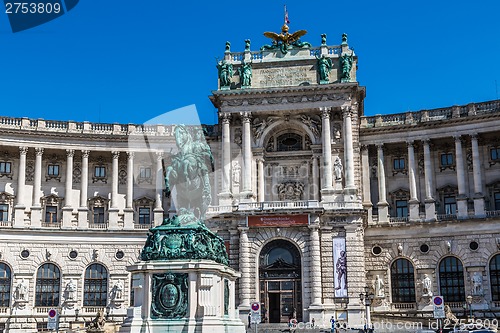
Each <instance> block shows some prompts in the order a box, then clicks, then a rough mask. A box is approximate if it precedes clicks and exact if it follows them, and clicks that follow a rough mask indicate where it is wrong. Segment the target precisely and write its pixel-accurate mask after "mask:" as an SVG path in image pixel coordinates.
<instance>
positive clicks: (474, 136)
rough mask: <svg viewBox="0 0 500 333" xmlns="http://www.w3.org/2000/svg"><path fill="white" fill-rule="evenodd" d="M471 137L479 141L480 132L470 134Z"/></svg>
mask: <svg viewBox="0 0 500 333" xmlns="http://www.w3.org/2000/svg"><path fill="white" fill-rule="evenodd" d="M470 138H471V140H476V141H477V140H478V139H479V134H477V133H472V134H471V135H470Z"/></svg>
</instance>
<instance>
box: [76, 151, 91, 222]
mask: <svg viewBox="0 0 500 333" xmlns="http://www.w3.org/2000/svg"><path fill="white" fill-rule="evenodd" d="M89 154H90V151H88V150H82V174H81V180H80V207H79V208H78V228H79V229H83V228H87V227H88V207H87V192H88V185H89Z"/></svg>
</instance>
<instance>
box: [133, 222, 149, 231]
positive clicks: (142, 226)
mask: <svg viewBox="0 0 500 333" xmlns="http://www.w3.org/2000/svg"><path fill="white" fill-rule="evenodd" d="M152 227H154V224H152V223H134V229H141V230H145V229H150V228H152Z"/></svg>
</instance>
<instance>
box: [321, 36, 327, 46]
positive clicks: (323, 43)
mask: <svg viewBox="0 0 500 333" xmlns="http://www.w3.org/2000/svg"><path fill="white" fill-rule="evenodd" d="M321 45H326V34H321Z"/></svg>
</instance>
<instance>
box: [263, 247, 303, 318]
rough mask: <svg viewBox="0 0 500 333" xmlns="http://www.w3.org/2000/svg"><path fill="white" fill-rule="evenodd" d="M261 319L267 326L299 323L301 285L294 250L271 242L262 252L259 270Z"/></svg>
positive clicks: (297, 261)
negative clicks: (268, 324)
mask: <svg viewBox="0 0 500 333" xmlns="http://www.w3.org/2000/svg"><path fill="white" fill-rule="evenodd" d="M259 278H260V279H259V280H260V281H259V282H260V284H259V285H260V302H261V303H262V309H263V313H262V318H264V320H265V318H267V320H268V321H269V322H270V323H286V322H288V321H289V320H290V319H291V318H295V319H296V320H297V321H302V283H301V281H302V280H301V267H300V255H299V251H298V249H297V248H296V247H295V246H294V245H293V244H292V243H290V242H288V241H285V240H275V241H272V242H270V243H268V244H267V245H266V246H264V248H263V249H262V252H261V255H260V268H259Z"/></svg>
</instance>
